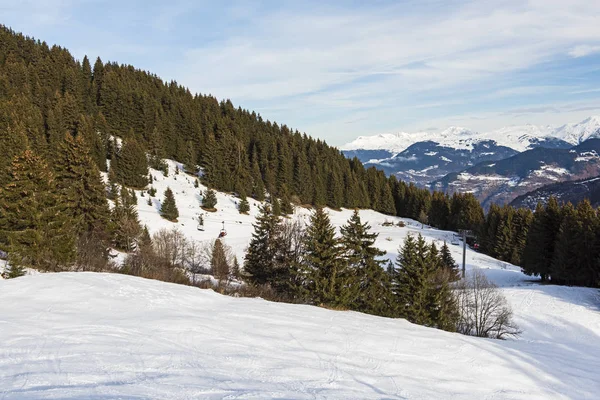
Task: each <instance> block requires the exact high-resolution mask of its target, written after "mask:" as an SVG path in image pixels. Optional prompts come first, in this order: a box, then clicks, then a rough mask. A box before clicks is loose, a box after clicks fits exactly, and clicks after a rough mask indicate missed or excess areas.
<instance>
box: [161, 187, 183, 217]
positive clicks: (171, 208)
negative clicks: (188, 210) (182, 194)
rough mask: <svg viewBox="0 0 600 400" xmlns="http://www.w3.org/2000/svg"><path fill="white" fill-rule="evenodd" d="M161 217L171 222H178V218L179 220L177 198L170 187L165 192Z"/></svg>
mask: <svg viewBox="0 0 600 400" xmlns="http://www.w3.org/2000/svg"><path fill="white" fill-rule="evenodd" d="M160 216H161V217H163V218H164V219H166V220H167V221H171V222H177V218H179V210H177V204H176V203H175V196H174V195H173V191H172V190H171V188H169V187H168V188H167V190H165V198H164V200H163V202H162V204H161V206H160Z"/></svg>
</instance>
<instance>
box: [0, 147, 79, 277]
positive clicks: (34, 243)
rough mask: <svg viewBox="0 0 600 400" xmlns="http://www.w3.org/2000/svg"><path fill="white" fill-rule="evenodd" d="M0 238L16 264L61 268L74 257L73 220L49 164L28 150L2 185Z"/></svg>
mask: <svg viewBox="0 0 600 400" xmlns="http://www.w3.org/2000/svg"><path fill="white" fill-rule="evenodd" d="M0 242H1V244H2V247H3V248H4V249H6V250H8V251H7V252H8V254H9V262H10V264H11V265H13V266H23V267H30V268H36V269H40V270H44V271H48V270H53V271H55V270H58V269H60V268H62V267H65V266H67V265H69V264H70V263H71V262H72V261H73V260H74V258H75V231H74V229H73V221H72V220H71V219H70V217H69V214H68V213H66V212H65V206H64V205H63V204H62V203H61V201H60V196H59V193H58V192H57V190H56V186H55V180H54V175H53V174H52V171H51V170H50V168H49V167H48V166H47V164H46V163H45V162H44V161H43V160H42V159H41V158H40V157H38V156H36V155H35V154H34V153H33V152H32V151H30V150H26V151H25V152H23V153H22V154H21V155H18V156H16V157H15V158H14V159H13V162H12V165H11V169H10V173H9V178H8V181H7V182H6V184H5V185H4V186H3V187H0Z"/></svg>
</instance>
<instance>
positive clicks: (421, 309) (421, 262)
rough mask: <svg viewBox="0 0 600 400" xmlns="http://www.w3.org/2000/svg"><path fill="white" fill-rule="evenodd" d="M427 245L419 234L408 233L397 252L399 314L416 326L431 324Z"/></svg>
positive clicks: (430, 274)
mask: <svg viewBox="0 0 600 400" xmlns="http://www.w3.org/2000/svg"><path fill="white" fill-rule="evenodd" d="M428 250H429V249H428V246H427V244H426V243H425V240H424V239H423V237H422V236H421V235H419V236H418V237H417V240H416V242H415V241H414V239H412V237H411V236H409V237H408V238H407V240H405V242H404V246H403V247H402V249H401V250H400V251H399V253H398V259H397V262H396V263H397V269H396V276H395V288H396V291H397V292H396V296H397V304H398V307H399V313H400V316H402V317H404V318H406V319H407V320H409V321H410V322H413V323H416V324H419V325H427V326H432V325H433V322H434V321H433V318H432V315H431V294H432V291H433V284H432V282H431V279H432V275H433V272H434V271H435V270H434V268H432V266H431V265H430V264H429V262H428V261H429V260H428Z"/></svg>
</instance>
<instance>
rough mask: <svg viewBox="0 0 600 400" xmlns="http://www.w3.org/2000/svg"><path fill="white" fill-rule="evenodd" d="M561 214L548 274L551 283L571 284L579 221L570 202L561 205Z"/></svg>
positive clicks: (573, 275)
mask: <svg viewBox="0 0 600 400" xmlns="http://www.w3.org/2000/svg"><path fill="white" fill-rule="evenodd" d="M561 214H562V222H561V224H560V229H559V231H558V236H557V238H556V247H555V250H554V257H553V259H552V266H551V270H550V276H551V277H552V282H553V283H557V284H567V285H572V284H573V283H574V280H575V273H576V271H575V269H576V268H577V265H576V262H577V259H578V254H577V240H578V233H579V232H578V231H579V226H578V224H579V221H578V216H577V212H576V211H575V208H574V207H573V205H572V204H571V203H567V204H566V205H565V206H563V208H562V211H561Z"/></svg>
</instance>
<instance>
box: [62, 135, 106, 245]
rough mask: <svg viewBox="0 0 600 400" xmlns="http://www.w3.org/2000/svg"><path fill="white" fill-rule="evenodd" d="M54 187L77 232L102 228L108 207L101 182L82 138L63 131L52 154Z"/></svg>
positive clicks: (104, 224) (104, 226) (104, 225)
mask: <svg viewBox="0 0 600 400" xmlns="http://www.w3.org/2000/svg"><path fill="white" fill-rule="evenodd" d="M56 161H57V162H56V163H55V171H56V174H55V175H56V189H57V190H58V192H59V195H60V197H61V202H62V203H63V204H64V206H65V207H66V211H67V212H68V213H69V217H70V218H71V219H72V221H73V222H74V223H75V228H76V231H77V232H79V233H80V232H83V231H92V230H94V229H95V228H102V229H106V226H107V224H108V221H109V217H110V210H109V208H108V203H107V201H106V196H105V189H104V184H103V183H102V180H101V178H100V174H99V173H98V169H97V167H96V165H95V163H94V161H93V160H92V158H91V157H90V155H89V152H88V150H87V146H86V145H85V143H84V142H83V138H82V137H81V136H78V137H77V138H73V136H71V134H67V135H66V137H65V140H64V141H63V142H62V143H61V144H60V145H59V151H58V153H57V156H56Z"/></svg>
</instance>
